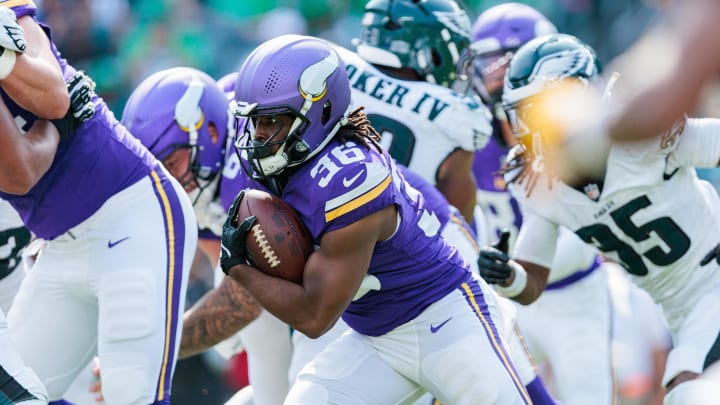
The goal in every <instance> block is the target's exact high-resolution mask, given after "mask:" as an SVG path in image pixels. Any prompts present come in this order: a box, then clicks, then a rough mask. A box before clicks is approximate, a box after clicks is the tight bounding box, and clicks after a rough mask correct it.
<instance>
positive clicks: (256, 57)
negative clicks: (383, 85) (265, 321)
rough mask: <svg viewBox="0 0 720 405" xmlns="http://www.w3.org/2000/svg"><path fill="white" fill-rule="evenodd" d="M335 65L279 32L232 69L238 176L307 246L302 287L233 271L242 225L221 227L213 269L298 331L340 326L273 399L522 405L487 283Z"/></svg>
mask: <svg viewBox="0 0 720 405" xmlns="http://www.w3.org/2000/svg"><path fill="white" fill-rule="evenodd" d="M349 107H350V86H349V81H348V77H347V74H346V72H345V66H344V64H343V62H342V60H340V58H339V56H338V54H337V53H336V52H335V51H334V50H333V48H332V47H331V46H330V45H329V44H328V43H327V42H325V41H323V40H320V39H316V38H312V37H304V36H296V35H287V36H281V37H277V38H275V39H272V40H270V41H267V42H265V43H263V44H261V45H260V46H259V47H257V48H256V49H255V50H254V51H253V52H252V53H251V54H250V56H248V58H247V59H246V60H245V62H244V63H243V65H242V67H241V68H240V71H239V75H238V82H237V86H236V88H235V112H236V115H237V116H239V117H243V118H245V120H244V123H243V126H242V127H238V140H237V142H236V148H237V149H238V152H239V153H240V155H241V159H240V162H241V164H244V166H243V167H244V170H245V171H246V173H247V174H246V175H247V176H248V178H250V177H251V178H252V179H253V180H254V181H258V182H261V183H262V184H264V185H266V188H267V189H268V190H270V191H271V192H273V193H275V194H276V195H278V196H280V197H281V198H282V199H283V200H284V201H286V202H287V203H288V204H290V205H291V206H292V207H293V208H295V209H296V210H297V211H298V213H299V214H300V216H301V217H302V219H303V220H304V222H305V223H306V224H307V226H308V228H309V230H310V233H311V235H312V236H313V239H314V243H315V245H316V246H317V247H316V250H315V252H314V253H312V254H311V256H310V258H309V260H308V262H307V263H306V266H305V272H304V278H303V283H302V284H295V283H292V282H290V281H286V280H284V279H280V278H275V277H270V276H267V275H265V274H263V273H262V272H260V271H259V270H257V269H255V268H253V267H251V266H248V265H247V264H245V263H246V247H245V238H246V236H247V231H248V229H250V228H251V226H252V223H253V221H254V218H252V217H250V218H242V219H240V220H239V221H238V220H237V218H235V214H236V212H237V207H238V204H239V203H240V202H241V200H242V198H243V193H242V192H241V193H240V194H238V196H237V197H236V199H235V201H234V202H233V205H232V207H231V208H230V212H229V216H228V220H227V221H226V224H225V227H224V230H223V239H222V258H221V266H222V268H223V270H224V271H225V272H226V273H227V274H228V275H229V276H230V277H232V278H233V279H234V280H235V281H237V282H239V283H240V284H241V285H243V286H244V287H245V288H247V289H248V290H249V291H250V292H251V293H252V294H253V296H254V297H255V298H256V299H257V300H258V301H259V302H260V304H261V305H262V306H263V307H264V308H265V309H267V310H268V311H270V312H272V313H273V314H275V315H276V316H277V317H278V318H280V319H281V320H283V321H285V322H286V323H288V324H289V325H290V326H292V327H293V328H294V329H296V330H299V331H301V332H303V333H304V334H305V335H308V336H310V337H318V336H321V335H322V334H324V333H325V332H326V331H328V330H329V329H330V328H331V327H332V326H333V324H334V323H335V322H336V321H337V320H338V319H339V318H340V317H341V316H342V319H343V320H344V321H345V322H346V323H347V324H348V325H349V326H350V329H351V330H350V331H349V332H348V333H346V334H344V335H343V336H342V337H340V338H339V339H337V340H335V341H334V342H333V343H331V344H330V345H329V346H327V347H326V348H325V350H323V351H322V352H321V353H320V354H319V355H318V356H316V357H315V358H314V359H313V360H312V361H311V362H310V363H309V364H308V365H307V366H306V367H305V368H303V370H302V371H301V372H300V374H299V375H298V377H297V380H296V381H295V384H294V385H293V386H292V388H291V390H290V393H289V395H288V397H287V399H286V401H285V402H286V403H288V404H290V403H292V404H296V403H313V404H317V403H348V402H363V403H369V402H379V403H398V402H404V401H411V400H412V399H413V398H416V397H418V396H419V395H421V394H422V393H423V392H424V391H426V390H427V391H430V392H431V393H433V394H434V396H435V397H436V398H438V399H440V400H441V401H443V402H444V403H462V402H472V403H507V404H521V403H529V401H530V400H529V398H528V396H527V393H526V391H525V388H524V387H523V386H522V383H521V382H520V380H519V378H518V377H517V375H516V373H515V370H514V367H513V365H512V363H511V361H510V360H509V357H508V354H507V352H506V350H505V348H504V339H503V338H502V336H501V335H500V334H499V333H498V328H497V327H496V325H497V324H499V323H500V322H503V319H502V316H501V315H500V313H499V311H498V308H497V302H496V300H495V299H494V295H493V294H492V293H491V291H490V290H489V287H488V286H487V285H486V284H485V283H484V282H483V281H482V280H480V279H479V278H475V277H473V275H472V273H471V272H470V270H469V267H468V265H467V264H466V263H465V261H464V260H463V259H462V257H461V256H460V254H459V252H458V251H457V249H455V248H454V247H452V246H451V245H448V244H447V242H446V241H445V239H444V238H442V237H441V236H440V233H439V225H440V224H439V221H438V220H437V218H436V217H435V216H434V215H433V214H432V212H430V211H429V210H428V209H427V208H426V207H425V203H424V200H423V199H422V197H421V196H420V194H419V193H418V192H417V190H415V189H413V188H411V187H410V186H409V185H408V184H407V183H406V182H405V181H404V179H403V177H402V175H401V174H400V173H399V171H398V170H397V168H396V166H395V165H394V163H393V161H392V159H391V158H390V157H389V156H388V155H387V154H386V153H385V152H384V151H383V150H382V148H381V147H380V146H379V143H378V141H379V135H378V134H377V132H375V131H374V129H373V128H372V127H371V126H370V125H369V121H368V120H367V117H366V116H365V115H364V114H363V113H362V110H361V109H356V110H354V111H350V109H349Z"/></svg>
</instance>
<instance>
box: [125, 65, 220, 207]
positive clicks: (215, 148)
mask: <svg viewBox="0 0 720 405" xmlns="http://www.w3.org/2000/svg"><path fill="white" fill-rule="evenodd" d="M227 103H228V102H227V98H226V97H225V94H224V93H223V91H222V90H221V89H220V87H218V85H217V83H216V82H215V80H214V79H213V78H211V77H210V76H208V75H207V74H205V73H203V72H201V71H199V70H196V69H193V68H187V67H179V68H172V69H166V70H162V71H159V72H156V73H154V74H152V75H151V76H149V77H147V78H146V79H145V80H143V81H142V83H140V85H139V86H138V87H137V88H136V89H135V91H133V93H132V94H131V95H130V98H129V99H128V102H127V104H126V105H125V110H124V111H123V116H122V124H123V125H125V127H127V129H128V130H129V131H130V132H131V133H132V134H133V135H134V136H135V137H136V138H138V139H139V140H140V142H142V144H143V145H145V147H146V148H148V150H150V152H151V153H152V154H153V155H155V156H156V157H157V158H158V160H161V161H163V160H165V159H167V158H168V157H169V156H170V155H171V154H172V153H173V152H174V151H176V150H178V149H183V148H186V149H189V150H190V160H189V164H188V167H187V169H186V171H185V173H184V174H182V175H180V176H178V175H176V174H175V176H176V177H177V178H178V181H180V183H181V184H182V185H183V187H184V188H185V190H186V191H187V192H188V193H189V194H190V196H191V199H193V201H196V200H197V197H198V196H199V195H200V193H202V191H203V190H204V189H205V188H207V187H208V186H209V185H210V184H214V183H215V181H214V180H216V178H217V177H218V173H219V172H220V171H221V169H222V166H223V161H224V157H225V145H226V140H227V127H228V126H227V120H228V113H227ZM195 193H197V195H195V196H193V194H195ZM211 193H214V190H211ZM193 197H194V198H193Z"/></svg>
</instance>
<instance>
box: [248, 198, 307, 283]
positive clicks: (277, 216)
mask: <svg viewBox="0 0 720 405" xmlns="http://www.w3.org/2000/svg"><path fill="white" fill-rule="evenodd" d="M251 215H255V217H256V218H257V220H256V221H255V224H254V225H253V227H252V229H251V230H250V232H249V233H248V236H247V240H246V244H247V248H248V252H249V253H250V256H251V264H252V265H253V266H254V267H255V268H257V269H259V270H260V271H262V272H263V273H265V274H267V275H270V276H273V277H280V278H284V279H286V280H289V281H292V282H295V283H298V284H302V279H303V272H304V270H305V262H306V261H307V259H308V257H309V256H310V253H312V251H313V242H312V236H311V235H310V231H309V230H308V229H307V226H305V223H304V222H303V221H302V219H301V218H300V215H299V214H298V213H297V211H295V209H293V208H292V207H290V206H289V205H288V204H287V203H286V202H285V201H283V200H281V199H280V198H279V197H276V196H274V195H272V194H270V193H267V192H265V191H262V190H254V189H248V190H245V196H244V197H243V199H242V202H241V203H240V207H239V208H238V215H237V221H238V223H240V222H242V221H243V220H244V219H245V218H247V217H249V216H251Z"/></svg>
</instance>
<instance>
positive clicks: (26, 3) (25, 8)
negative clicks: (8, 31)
mask: <svg viewBox="0 0 720 405" xmlns="http://www.w3.org/2000/svg"><path fill="white" fill-rule="evenodd" d="M0 6H3V7H8V8H11V9H12V10H13V11H14V12H15V15H17V18H18V19H19V18H20V17H24V16H26V15H29V16H31V17H35V14H36V13H37V6H36V5H35V2H33V1H32V0H4V1H0Z"/></svg>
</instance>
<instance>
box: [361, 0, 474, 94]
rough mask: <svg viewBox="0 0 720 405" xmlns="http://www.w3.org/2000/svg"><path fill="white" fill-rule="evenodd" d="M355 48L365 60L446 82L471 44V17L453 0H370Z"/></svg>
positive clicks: (454, 74)
mask: <svg viewBox="0 0 720 405" xmlns="http://www.w3.org/2000/svg"><path fill="white" fill-rule="evenodd" d="M362 27H363V28H362V35H361V38H360V39H359V40H357V42H356V46H357V48H356V49H357V53H358V54H359V55H360V57H362V58H363V59H365V60H366V61H368V62H370V63H372V64H375V65H381V66H387V67H391V68H410V69H413V70H415V71H416V72H417V73H418V74H419V75H420V77H422V78H424V79H425V80H426V81H428V82H430V83H437V84H440V85H442V86H445V87H450V86H451V85H452V84H453V82H454V81H455V80H456V79H457V67H456V66H457V63H458V61H459V59H460V55H461V54H462V52H463V50H465V48H467V47H468V46H469V44H470V18H469V17H468V15H467V13H466V12H465V10H464V9H463V8H462V7H461V6H460V5H459V4H458V3H456V2H455V0H370V1H369V2H368V3H367V5H366V6H365V14H364V15H363V19H362Z"/></svg>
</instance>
